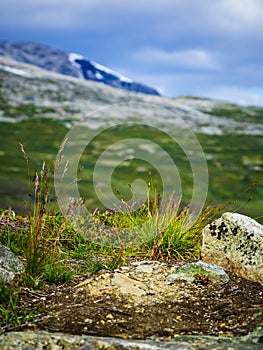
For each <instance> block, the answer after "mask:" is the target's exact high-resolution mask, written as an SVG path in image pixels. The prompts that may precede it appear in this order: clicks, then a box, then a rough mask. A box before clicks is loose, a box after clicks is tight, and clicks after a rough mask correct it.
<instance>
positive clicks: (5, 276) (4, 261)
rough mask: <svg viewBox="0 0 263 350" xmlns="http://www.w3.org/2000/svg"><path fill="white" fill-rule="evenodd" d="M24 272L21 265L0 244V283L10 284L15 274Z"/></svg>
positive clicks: (14, 256)
mask: <svg viewBox="0 0 263 350" xmlns="http://www.w3.org/2000/svg"><path fill="white" fill-rule="evenodd" d="M23 271H24V265H23V263H22V262H21V261H20V260H19V259H18V257H17V256H16V255H15V254H14V253H13V252H12V251H11V250H10V249H8V248H7V247H5V246H4V245H2V244H0V281H3V282H5V283H10V282H11V281H12V280H13V279H14V277H15V275H16V274H20V273H22V272H23Z"/></svg>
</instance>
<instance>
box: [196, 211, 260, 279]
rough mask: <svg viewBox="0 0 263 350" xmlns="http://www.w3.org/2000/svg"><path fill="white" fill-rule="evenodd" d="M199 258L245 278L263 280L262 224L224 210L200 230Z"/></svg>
mask: <svg viewBox="0 0 263 350" xmlns="http://www.w3.org/2000/svg"><path fill="white" fill-rule="evenodd" d="M201 256H202V260H203V261H205V262H209V263H214V264H217V265H220V266H222V267H223V268H224V269H226V270H229V271H232V272H234V273H236V274H237V275H239V276H241V277H243V278H246V279H248V280H252V281H256V282H261V283H262V282H263V226H262V225H260V224H259V223H258V222H256V221H255V220H253V219H251V218H249V217H247V216H244V215H241V214H237V213H225V214H223V215H222V216H221V218H219V219H217V220H215V221H214V222H212V223H211V224H209V225H207V226H206V227H205V228H204V230H203V242H202V247H201Z"/></svg>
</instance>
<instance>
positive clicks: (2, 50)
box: [0, 41, 160, 95]
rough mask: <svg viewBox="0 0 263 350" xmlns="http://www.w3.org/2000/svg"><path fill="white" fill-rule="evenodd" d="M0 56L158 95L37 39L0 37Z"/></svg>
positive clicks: (143, 86) (146, 87) (154, 91)
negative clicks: (9, 39) (16, 40)
mask: <svg viewBox="0 0 263 350" xmlns="http://www.w3.org/2000/svg"><path fill="white" fill-rule="evenodd" d="M0 56H5V57H9V58H12V59H14V60H16V61H19V62H22V63H29V64H33V65H35V66H38V67H41V68H43V69H46V70H48V71H51V72H56V73H60V74H63V75H69V76H72V77H78V78H82V79H85V80H92V81H96V82H100V83H103V84H106V85H110V86H112V87H116V88H120V89H123V90H127V91H133V92H139V93H144V94H148V95H160V94H159V92H158V91H157V90H156V89H154V88H152V87H149V86H146V85H144V84H142V83H139V82H135V81H133V80H132V79H129V78H127V77H125V76H124V75H122V74H120V73H118V72H115V71H113V70H111V69H109V68H107V67H104V66H102V65H100V64H98V63H96V62H94V61H92V60H90V59H88V58H87V57H84V56H82V55H79V54H76V53H68V52H65V51H62V50H59V49H56V48H53V47H50V46H47V45H43V44H39V43H32V42H25V43H23V42H12V41H0Z"/></svg>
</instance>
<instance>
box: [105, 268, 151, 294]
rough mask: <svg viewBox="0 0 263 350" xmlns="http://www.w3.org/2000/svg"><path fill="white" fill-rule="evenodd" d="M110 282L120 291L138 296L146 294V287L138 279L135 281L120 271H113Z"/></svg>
mask: <svg viewBox="0 0 263 350" xmlns="http://www.w3.org/2000/svg"><path fill="white" fill-rule="evenodd" d="M111 284H112V285H114V286H117V287H118V289H119V291H120V293H122V294H128V295H133V296H136V297H140V296H142V295H145V294H146V290H147V287H146V285H145V284H144V283H142V282H140V281H135V280H134V279H132V278H129V277H127V276H125V275H123V274H122V273H118V272H115V273H114V275H113V277H112V280H111Z"/></svg>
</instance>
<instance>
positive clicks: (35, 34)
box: [0, 0, 263, 106]
mask: <svg viewBox="0 0 263 350" xmlns="http://www.w3.org/2000/svg"><path fill="white" fill-rule="evenodd" d="M0 40H12V41H24V42H25V41H34V42H39V43H43V44H47V45H50V46H53V47H57V48H59V49H62V50H65V51H68V52H76V53H79V54H82V55H84V56H86V57H88V58H89V59H92V60H94V61H96V62H98V63H100V64H103V65H105V66H108V67H109V68H112V69H114V70H116V71H118V72H120V73H122V74H124V75H126V76H128V77H130V78H132V79H133V80H136V81H138V82H141V83H144V84H147V85H149V86H152V87H155V88H157V89H159V91H160V92H161V94H162V95H165V96H169V97H176V96H180V95H194V96H200V97H210V98H216V99H221V100H225V101H231V102H235V103H240V104H244V105H258V106H263V0H73V1H72V0H23V1H21V0H0Z"/></svg>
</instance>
